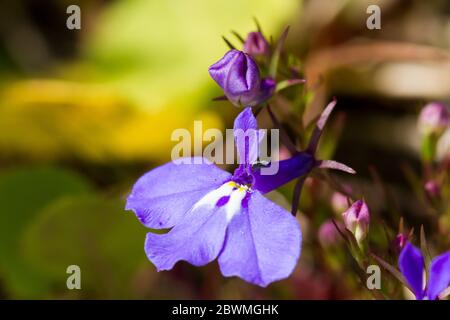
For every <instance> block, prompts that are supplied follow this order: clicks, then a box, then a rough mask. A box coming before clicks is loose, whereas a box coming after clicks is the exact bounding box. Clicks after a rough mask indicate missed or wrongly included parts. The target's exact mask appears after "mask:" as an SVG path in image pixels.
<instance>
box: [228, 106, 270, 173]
mask: <svg viewBox="0 0 450 320" xmlns="http://www.w3.org/2000/svg"><path fill="white" fill-rule="evenodd" d="M233 133H234V139H235V142H236V149H237V153H238V156H239V163H240V164H244V165H246V166H249V165H251V164H253V163H255V162H256V160H257V159H258V153H259V143H260V141H261V140H262V138H263V137H264V132H263V131H260V130H258V122H257V121H256V118H255V116H254V115H253V112H252V108H250V107H247V108H245V109H244V110H243V111H242V112H241V113H239V115H238V116H237V117H236V119H235V120H234V127H233Z"/></svg>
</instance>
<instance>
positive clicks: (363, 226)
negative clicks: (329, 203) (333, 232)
mask: <svg viewBox="0 0 450 320" xmlns="http://www.w3.org/2000/svg"><path fill="white" fill-rule="evenodd" d="M342 217H343V219H344V223H345V227H346V228H347V229H348V230H349V231H350V232H351V233H353V235H354V236H355V238H356V241H358V243H360V242H361V241H362V240H363V239H364V238H365V237H366V235H367V232H368V231H369V222H370V214H369V208H368V207H367V205H366V203H365V202H364V201H362V200H358V201H356V202H354V203H353V204H352V205H351V207H350V208H348V209H347V211H345V212H344V213H343V214H342Z"/></svg>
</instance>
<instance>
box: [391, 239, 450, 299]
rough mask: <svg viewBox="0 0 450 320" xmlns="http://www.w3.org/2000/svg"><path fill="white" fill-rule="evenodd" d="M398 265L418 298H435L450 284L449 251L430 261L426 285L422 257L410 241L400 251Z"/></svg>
mask: <svg viewBox="0 0 450 320" xmlns="http://www.w3.org/2000/svg"><path fill="white" fill-rule="evenodd" d="M398 266H399V268H400V271H401V272H402V274H403V275H404V277H405V278H406V281H407V282H408V284H409V286H410V287H411V289H412V290H413V293H414V294H415V296H416V298H417V299H418V300H423V299H429V300H435V299H436V298H439V295H441V294H443V293H444V291H445V290H446V289H447V288H448V287H449V286H450V251H447V252H446V253H444V254H441V255H440V256H437V257H435V258H434V259H433V260H432V261H431V264H430V268H429V270H428V281H427V283H426V286H425V284H424V272H425V262H424V258H423V256H422V253H421V252H420V250H419V249H418V248H416V247H414V246H413V245H412V244H411V243H409V242H408V243H407V244H406V245H405V247H404V248H403V250H402V252H401V253H400V256H399V258H398Z"/></svg>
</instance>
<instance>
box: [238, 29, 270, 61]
mask: <svg viewBox="0 0 450 320" xmlns="http://www.w3.org/2000/svg"><path fill="white" fill-rule="evenodd" d="M243 51H244V52H245V53H247V54H249V55H251V56H252V57H258V56H264V55H266V54H268V53H269V43H268V42H267V40H266V38H264V36H263V35H262V34H261V33H260V32H250V33H249V34H248V35H247V39H245V42H244V49H243Z"/></svg>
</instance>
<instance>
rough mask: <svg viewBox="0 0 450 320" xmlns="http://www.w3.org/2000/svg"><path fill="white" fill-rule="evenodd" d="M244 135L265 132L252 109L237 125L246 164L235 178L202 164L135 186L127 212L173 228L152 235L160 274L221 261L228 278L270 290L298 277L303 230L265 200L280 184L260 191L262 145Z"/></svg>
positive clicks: (168, 169)
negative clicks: (180, 264)
mask: <svg viewBox="0 0 450 320" xmlns="http://www.w3.org/2000/svg"><path fill="white" fill-rule="evenodd" d="M239 130H243V131H244V132H248V130H254V131H255V130H257V122H256V119H255V117H254V116H253V114H252V111H251V108H250V107H247V108H246V109H244V111H243V112H241V113H240V114H239V116H238V117H237V118H236V120H235V123H234V131H235V140H236V147H237V150H238V155H239V159H240V162H241V164H240V165H239V167H238V168H237V169H236V170H235V172H234V174H233V175H231V174H230V173H228V172H226V171H223V170H221V169H219V168H218V167H216V166H214V165H213V164H211V163H209V162H208V161H207V160H205V159H201V160H202V162H201V163H202V164H196V163H197V162H195V161H194V163H193V164H178V165H176V164H174V163H168V164H165V165H163V166H161V167H158V168H156V169H154V170H151V171H150V172H148V173H146V174H145V175H144V176H143V177H141V178H140V179H139V180H138V181H137V182H136V184H135V185H134V187H133V190H132V192H131V194H130V195H129V197H128V199H127V204H126V209H127V210H133V211H134V212H135V214H136V215H137V217H138V218H139V220H140V221H141V222H142V223H143V224H144V225H145V226H147V227H149V228H155V229H163V228H172V229H171V230H170V231H169V232H168V233H166V234H154V233H148V234H147V238H146V241H145V251H146V254H147V256H148V258H149V260H150V261H151V262H152V263H153V264H154V265H155V266H156V268H157V270H158V271H160V270H170V269H172V268H173V266H174V265H175V263H176V262H178V261H180V260H184V261H187V262H189V263H191V264H193V265H195V266H202V265H205V264H207V263H209V262H211V261H213V260H214V259H216V258H217V259H218V263H219V266H220V270H221V272H222V274H223V275H224V276H227V277H228V276H238V277H240V278H242V279H244V280H245V281H248V282H250V283H253V284H257V285H260V286H267V285H268V284H270V283H271V282H273V281H276V280H280V279H284V278H286V277H288V276H289V275H290V274H291V272H292V271H293V270H294V268H295V265H296V263H297V260H298V258H299V255H300V245H301V231H300V226H299V223H298V222H297V220H296V219H295V218H294V217H293V216H292V215H291V214H290V213H289V212H288V211H286V210H285V209H283V208H281V207H280V206H278V205H277V204H275V203H273V202H271V201H270V200H268V199H266V198H265V197H264V196H263V195H262V193H265V192H269V191H271V190H273V189H274V186H275V187H276V186H277V185H278V184H279V182H278V180H277V179H275V180H274V181H273V184H272V185H271V181H270V180H269V179H268V180H266V183H259V184H258V185H257V184H256V181H257V179H258V176H257V175H255V172H259V169H253V167H252V164H253V163H255V162H256V160H257V157H258V143H259V139H260V137H257V138H256V140H257V141H255V139H251V138H249V139H247V138H245V139H244V140H243V141H242V140H240V139H237V133H238V131H239ZM197 160H198V159H197ZM308 161H312V159H310V158H308V157H306V158H305V159H304V160H303V163H305V164H308V165H307V166H305V167H303V168H297V169H296V170H295V174H306V173H307V172H308V171H309V170H310V167H311V164H309V162H308ZM297 162H298V161H297ZM280 167H283V168H284V165H282V164H281V162H280ZM288 167H289V166H288ZM289 168H291V167H289ZM283 174H284V175H286V173H283ZM261 187H263V188H261Z"/></svg>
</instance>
